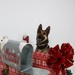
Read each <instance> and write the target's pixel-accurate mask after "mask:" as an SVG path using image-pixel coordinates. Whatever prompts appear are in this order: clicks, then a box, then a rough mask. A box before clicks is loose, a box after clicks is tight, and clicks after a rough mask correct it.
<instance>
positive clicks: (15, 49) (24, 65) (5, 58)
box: [0, 38, 49, 75]
mask: <svg viewBox="0 0 75 75" xmlns="http://www.w3.org/2000/svg"><path fill="white" fill-rule="evenodd" d="M0 55H1V61H0V66H2V67H1V68H0V70H2V71H1V73H2V74H0V75H48V74H49V71H48V70H44V69H40V68H35V67H33V66H32V65H33V63H32V62H33V61H32V58H33V46H32V45H31V44H29V43H25V42H19V41H15V40H10V39H7V38H5V39H3V40H2V41H1V54H0ZM12 71H14V73H13V72H12ZM16 71H17V72H18V73H16Z"/></svg>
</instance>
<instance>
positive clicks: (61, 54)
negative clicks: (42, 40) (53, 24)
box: [47, 43, 74, 75]
mask: <svg viewBox="0 0 75 75" xmlns="http://www.w3.org/2000/svg"><path fill="white" fill-rule="evenodd" d="M49 55H50V56H49V59H48V61H47V64H48V66H49V67H51V68H52V69H54V71H55V75H66V72H65V68H68V67H70V66H72V65H73V62H74V60H73V55H74V49H73V48H72V46H71V45H70V44H69V43H63V44H62V45H61V49H60V48H59V45H56V46H55V47H54V48H50V51H49ZM60 71H61V74H60Z"/></svg>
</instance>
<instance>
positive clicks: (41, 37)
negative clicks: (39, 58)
mask: <svg viewBox="0 0 75 75" xmlns="http://www.w3.org/2000/svg"><path fill="white" fill-rule="evenodd" d="M49 33H50V26H48V27H47V28H46V29H45V30H43V29H42V24H40V25H39V27H38V29H37V37H36V42H37V48H39V49H43V48H45V47H46V46H48V42H49V40H48V35H49Z"/></svg>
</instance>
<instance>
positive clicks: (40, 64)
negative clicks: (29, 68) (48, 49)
mask: <svg viewBox="0 0 75 75" xmlns="http://www.w3.org/2000/svg"><path fill="white" fill-rule="evenodd" d="M48 58H49V54H48V53H42V52H34V53H33V66H34V67H37V68H42V69H46V70H49V71H50V74H49V75H54V72H53V70H52V69H51V68H49V67H48V65H47V63H46V62H47V60H48Z"/></svg>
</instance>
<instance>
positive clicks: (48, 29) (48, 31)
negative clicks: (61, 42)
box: [45, 26, 50, 35]
mask: <svg viewBox="0 0 75 75" xmlns="http://www.w3.org/2000/svg"><path fill="white" fill-rule="evenodd" d="M45 31H46V33H47V35H48V34H49V33H50V26H48V27H47V28H46V29H45Z"/></svg>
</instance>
